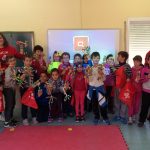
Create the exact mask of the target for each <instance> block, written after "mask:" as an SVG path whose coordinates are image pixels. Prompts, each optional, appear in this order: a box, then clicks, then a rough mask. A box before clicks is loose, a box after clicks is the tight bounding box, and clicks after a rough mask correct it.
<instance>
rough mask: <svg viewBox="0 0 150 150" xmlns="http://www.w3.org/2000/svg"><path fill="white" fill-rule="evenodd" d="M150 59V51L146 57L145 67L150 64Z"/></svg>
mask: <svg viewBox="0 0 150 150" xmlns="http://www.w3.org/2000/svg"><path fill="white" fill-rule="evenodd" d="M149 59H150V51H149V52H147V53H146V56H145V64H144V65H145V66H148V63H147V61H148V60H149Z"/></svg>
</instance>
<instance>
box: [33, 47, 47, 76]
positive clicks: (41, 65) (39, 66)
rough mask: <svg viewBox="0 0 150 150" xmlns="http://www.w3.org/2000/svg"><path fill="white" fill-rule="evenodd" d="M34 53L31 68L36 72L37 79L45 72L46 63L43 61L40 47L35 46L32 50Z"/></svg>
mask: <svg viewBox="0 0 150 150" xmlns="http://www.w3.org/2000/svg"><path fill="white" fill-rule="evenodd" d="M33 52H34V59H33V60H32V67H33V68H34V70H37V77H36V79H39V77H40V74H41V72H43V71H45V72H46V70H47V67H46V62H45V60H44V59H43V56H44V55H43V47H42V46H40V45H36V46H35V47H34V49H33Z"/></svg>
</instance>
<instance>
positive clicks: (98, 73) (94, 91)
mask: <svg viewBox="0 0 150 150" xmlns="http://www.w3.org/2000/svg"><path fill="white" fill-rule="evenodd" d="M88 76H89V90H88V94H87V96H88V98H89V99H90V100H92V103H93V112H94V115H95V120H96V121H97V120H99V119H100V113H101V115H102V117H103V120H105V121H106V120H107V121H108V116H107V105H106V104H107V102H106V99H105V89H104V80H105V75H104V69H103V66H102V65H93V67H91V70H90V74H88Z"/></svg>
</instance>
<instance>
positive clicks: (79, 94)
mask: <svg viewBox="0 0 150 150" xmlns="http://www.w3.org/2000/svg"><path fill="white" fill-rule="evenodd" d="M86 83H87V81H86V78H85V75H84V73H83V68H82V64H81V63H78V64H76V73H75V75H74V79H73V85H72V86H73V87H72V89H73V91H74V97H75V112H76V122H79V121H80V120H81V121H84V120H85V117H84V115H85V114H84V99H85V95H86V91H87V84H86Z"/></svg>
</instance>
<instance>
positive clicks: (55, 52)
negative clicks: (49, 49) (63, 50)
mask: <svg viewBox="0 0 150 150" xmlns="http://www.w3.org/2000/svg"><path fill="white" fill-rule="evenodd" d="M55 54H58V52H57V51H54V53H53V60H54V55H55ZM60 59H61V56H60V55H59V61H60Z"/></svg>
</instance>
